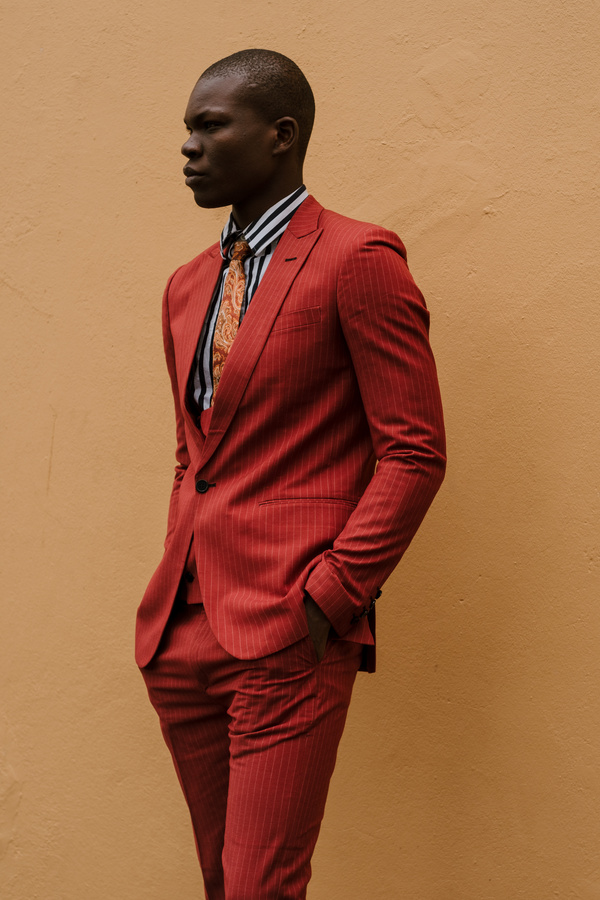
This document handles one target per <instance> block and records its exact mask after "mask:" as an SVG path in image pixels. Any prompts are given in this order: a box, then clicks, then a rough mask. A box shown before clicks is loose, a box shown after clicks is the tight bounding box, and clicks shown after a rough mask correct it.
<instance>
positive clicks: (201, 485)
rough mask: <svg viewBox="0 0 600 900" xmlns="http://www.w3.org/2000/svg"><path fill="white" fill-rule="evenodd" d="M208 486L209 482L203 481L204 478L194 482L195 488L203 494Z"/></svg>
mask: <svg viewBox="0 0 600 900" xmlns="http://www.w3.org/2000/svg"><path fill="white" fill-rule="evenodd" d="M209 487H210V484H209V483H208V481H205V480H204V478H200V479H199V480H198V481H197V482H196V490H197V491H198V493H199V494H205V493H206V492H207V490H208V489H209Z"/></svg>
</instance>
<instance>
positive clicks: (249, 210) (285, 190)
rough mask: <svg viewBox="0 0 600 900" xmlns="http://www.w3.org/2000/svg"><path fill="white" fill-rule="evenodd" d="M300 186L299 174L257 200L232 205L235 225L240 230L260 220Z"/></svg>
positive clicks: (301, 181) (300, 176) (300, 177)
mask: <svg viewBox="0 0 600 900" xmlns="http://www.w3.org/2000/svg"><path fill="white" fill-rule="evenodd" d="M302 184H303V178H302V172H301V173H300V175H299V176H297V177H296V178H293V179H289V180H288V181H287V182H286V183H285V184H282V185H280V186H278V188H276V189H273V190H270V191H268V192H267V193H265V194H263V195H262V196H261V197H260V198H258V199H254V200H251V201H248V203H245V204H241V205H235V204H234V206H232V208H231V214H232V216H233V218H234V221H235V223H236V225H237V226H238V228H239V229H240V230H243V229H244V228H247V227H248V225H250V224H251V223H252V222H256V220H257V219H260V217H261V216H262V215H264V214H265V213H266V211H267V210H268V209H271V207H272V206H275V204H276V203H279V201H280V200H283V199H284V197H289V195H290V194H293V193H294V191H295V190H297V189H298V188H299V187H301V185H302Z"/></svg>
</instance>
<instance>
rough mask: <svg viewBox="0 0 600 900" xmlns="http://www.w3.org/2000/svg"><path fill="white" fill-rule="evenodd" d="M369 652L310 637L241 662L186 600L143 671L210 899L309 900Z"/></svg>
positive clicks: (179, 604)
mask: <svg viewBox="0 0 600 900" xmlns="http://www.w3.org/2000/svg"><path fill="white" fill-rule="evenodd" d="M359 657H360V648H359V647H358V646H357V645H356V644H353V643H350V642H347V641H331V642H330V643H329V645H328V647H327V651H326V654H325V656H324V658H323V660H322V662H321V663H319V664H317V663H316V658H315V652H314V648H313V646H312V643H311V641H310V638H305V639H303V640H300V641H298V642H297V643H295V644H293V645H292V646H290V647H286V648H284V649H283V650H280V651H279V652H278V653H275V654H273V655H271V656H269V657H266V658H264V659H258V660H237V659H234V658H233V657H232V656H230V655H229V654H228V653H227V652H226V651H225V650H223V648H222V647H221V646H220V645H219V643H218V642H217V641H216V639H215V637H214V635H213V632H212V630H211V628H210V626H209V625H208V621H207V619H206V615H205V613H204V610H203V608H202V606H186V604H185V602H179V603H178V608H177V611H176V613H175V614H174V616H173V618H172V619H171V623H170V626H169V628H168V630H167V632H166V634H165V639H164V641H163V642H162V643H161V647H160V650H159V653H158V654H157V655H156V657H155V658H154V660H153V661H152V663H151V664H150V665H149V666H148V667H146V668H145V669H144V670H143V674H144V678H145V681H146V685H147V688H148V692H149V696H150V699H151V702H152V703H153V705H154V707H155V708H156V711H157V712H158V715H159V718H160V723H161V728H162V731H163V735H164V737H165V741H166V743H167V746H168V747H169V749H170V751H171V754H172V756H173V761H174V763H175V768H176V771H177V774H178V777H179V780H180V783H181V786H182V788H183V791H184V794H185V797H186V800H187V803H188V806H189V809H190V814H191V818H192V823H193V826H194V833H195V836H196V846H197V850H198V856H199V860H200V864H201V868H202V873H203V877H204V881H205V891H206V896H207V898H208V900H302V898H304V897H305V896H306V885H307V883H308V881H309V878H310V874H311V869H310V859H311V856H312V852H313V849H314V846H315V843H316V840H317V836H318V833H319V828H320V824H321V820H322V817H323V811H324V807H325V800H326V797H327V791H328V787H329V781H330V778H331V774H332V772H333V768H334V764H335V758H336V753H337V747H338V744H339V740H340V737H341V734H342V731H343V727H344V723H345V719H346V713H347V709H348V704H349V702H350V695H351V692H352V686H353V683H354V678H355V675H356V670H357V668H358V662H359Z"/></svg>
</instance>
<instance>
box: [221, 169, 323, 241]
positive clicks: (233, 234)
mask: <svg viewBox="0 0 600 900" xmlns="http://www.w3.org/2000/svg"><path fill="white" fill-rule="evenodd" d="M307 197H308V191H307V190H306V188H305V187H304V185H301V186H300V187H299V188H297V189H296V190H295V191H293V192H292V193H291V194H288V196H287V197H284V198H283V200H278V202H277V203H275V204H274V205H273V206H271V207H270V209H268V210H267V211H266V212H265V213H263V214H262V216H261V217H260V218H259V219H256V221H254V222H250V224H249V225H247V226H246V228H244V229H243V230H240V229H238V227H237V225H236V222H235V219H234V218H233V213H231V215H230V216H229V219H228V220H227V224H226V225H225V228H224V229H223V231H222V232H221V256H222V257H223V259H226V258H227V257H228V256H229V254H230V252H231V249H232V247H233V245H234V243H235V241H239V240H240V238H242V237H243V238H244V239H245V240H246V241H248V244H249V246H250V250H251V251H252V255H253V256H261V255H263V254H265V253H266V252H267V250H268V249H269V247H270V246H271V244H272V243H273V241H275V240H278V239H279V238H280V237H281V235H282V234H283V232H284V231H285V229H286V228H287V226H288V225H289V223H290V220H291V218H292V216H293V215H294V213H295V212H296V210H297V209H298V207H299V206H300V204H301V203H303V202H304V201H305V200H306V198H307Z"/></svg>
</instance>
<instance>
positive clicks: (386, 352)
mask: <svg viewBox="0 0 600 900" xmlns="http://www.w3.org/2000/svg"><path fill="white" fill-rule="evenodd" d="M345 260H346V261H345V263H344V265H343V266H342V267H341V269H340V273H339V276H338V292H337V302H338V314H339V318H340V322H341V325H342V329H343V333H344V336H345V339H346V342H347V345H348V348H349V351H350V355H351V357H352V363H353V366H354V370H355V373H356V378H357V381H358V385H359V390H360V394H361V399H362V403H363V406H364V409H365V413H366V416H367V420H368V423H369V428H370V432H371V437H372V441H373V447H374V450H375V454H376V457H377V460H378V465H377V468H376V471H375V474H374V475H373V477H372V479H371V481H370V482H369V484H368V486H367V488H366V490H365V492H364V494H363V496H362V497H361V499H360V501H359V503H358V505H357V507H356V509H355V510H354V511H353V513H352V515H351V516H350V518H349V519H348V521H347V523H346V525H345V527H344V529H343V530H342V532H341V533H340V535H339V536H338V538H337V539H336V541H335V543H334V544H333V547H332V548H331V549H330V550H327V551H326V552H325V553H324V554H323V556H322V557H321V558H320V560H319V562H318V564H317V565H316V566H315V568H314V569H313V570H312V572H311V573H310V575H309V578H308V581H307V583H306V590H307V592H308V593H309V594H310V595H311V596H312V597H313V599H314V600H315V601H316V603H317V604H318V605H319V606H320V608H321V609H322V610H323V612H324V613H325V615H326V616H327V617H328V619H329V620H330V622H331V623H332V625H333V627H334V628H335V630H336V631H337V633H338V634H339V635H344V634H346V632H348V630H349V629H350V628H351V627H352V625H353V624H355V623H356V622H357V621H358V619H359V618H361V617H362V616H364V615H366V614H367V613H368V611H369V609H370V608H371V607H372V605H373V603H374V600H375V598H376V596H377V595H378V592H379V589H380V586H381V585H382V584H383V583H384V582H385V580H386V579H387V577H388V576H389V575H390V574H391V572H392V571H393V569H394V568H395V566H396V565H397V563H398V561H399V560H400V558H401V556H402V554H403V553H404V551H405V550H406V548H407V547H408V545H409V543H410V541H411V539H412V538H413V536H414V534H415V532H416V531H417V529H418V527H419V525H420V523H421V521H422V520H423V517H424V516H425V513H426V512H427V509H428V507H429V505H430V504H431V502H432V500H433V498H434V496H435V494H436V492H437V490H438V488H439V487H440V484H441V483H442V480H443V477H444V471H445V462H446V458H445V438H444V424H443V416H442V405H441V400H440V393H439V388H438V382H437V375H436V369H435V363H434V359H433V354H432V352H431V347H430V345H429V339H428V331H429V314H428V312H427V308H426V306H425V301H424V300H423V297H422V295H421V293H420V291H419V289H418V288H417V286H416V285H415V283H414V281H413V279H412V277H411V275H410V272H409V270H408V267H407V265H406V252H405V250H404V246H403V244H402V242H401V241H400V240H399V238H398V237H397V236H396V235H395V234H393V233H392V232H388V231H386V230H385V229H378V228H373V229H371V230H370V231H369V232H368V233H367V235H366V236H364V235H363V236H362V237H361V239H360V240H356V241H355V242H354V245H353V246H351V247H349V248H348V253H347V255H346V257H345Z"/></svg>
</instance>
